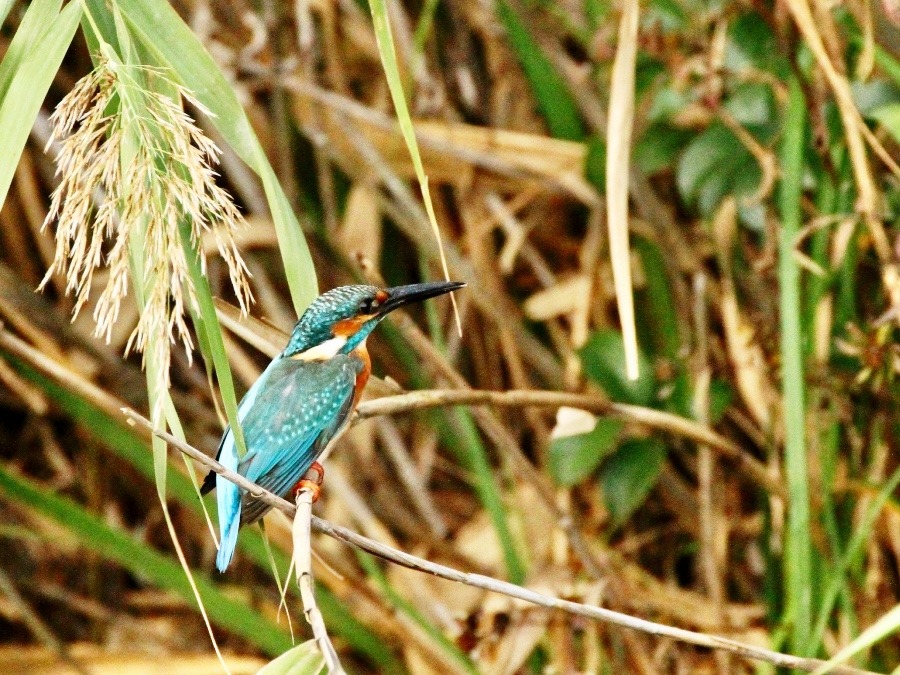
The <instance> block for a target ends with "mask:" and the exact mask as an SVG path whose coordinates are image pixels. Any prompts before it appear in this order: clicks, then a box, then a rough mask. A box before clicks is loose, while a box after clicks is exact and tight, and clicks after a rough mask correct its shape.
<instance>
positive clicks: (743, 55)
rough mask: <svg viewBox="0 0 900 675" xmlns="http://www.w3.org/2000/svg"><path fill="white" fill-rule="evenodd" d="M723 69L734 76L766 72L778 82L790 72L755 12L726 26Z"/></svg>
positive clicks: (772, 38) (773, 36) (773, 39)
mask: <svg viewBox="0 0 900 675" xmlns="http://www.w3.org/2000/svg"><path fill="white" fill-rule="evenodd" d="M725 67H726V68H727V69H728V70H731V71H734V72H740V71H745V70H748V69H759V70H766V71H768V72H770V73H774V74H775V75H777V76H779V78H781V77H784V76H785V75H786V74H787V73H788V72H790V64H789V63H788V62H787V60H786V59H785V58H784V57H783V56H781V50H780V49H779V45H778V40H777V38H776V37H775V34H774V33H773V32H772V29H771V28H770V27H769V25H768V24H767V23H766V22H765V20H764V19H763V18H762V17H761V16H760V15H759V13H757V12H748V13H747V14H744V15H742V16H740V17H738V18H737V19H735V20H734V21H733V22H732V23H731V25H730V26H729V29H728V45H727V47H726V49H725Z"/></svg>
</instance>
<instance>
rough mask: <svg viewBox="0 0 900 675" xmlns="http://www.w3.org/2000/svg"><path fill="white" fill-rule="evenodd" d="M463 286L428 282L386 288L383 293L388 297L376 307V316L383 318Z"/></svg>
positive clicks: (449, 282) (446, 282)
mask: <svg viewBox="0 0 900 675" xmlns="http://www.w3.org/2000/svg"><path fill="white" fill-rule="evenodd" d="M463 286H465V283H463V282H461V281H429V282H427V283H424V284H409V285H408V286H394V287H393V288H387V289H385V292H386V293H387V294H388V297H387V299H386V300H384V301H383V302H382V303H381V304H380V305H379V306H378V314H379V316H384V315H385V314H387V313H388V312H393V311H394V310H395V309H397V308H398V307H402V306H403V305H408V304H409V303H411V302H420V301H422V300H427V299H428V298H434V297H437V296H438V295H443V294H444V293H450V292H451V291H455V290H457V289H458V288H462V287H463Z"/></svg>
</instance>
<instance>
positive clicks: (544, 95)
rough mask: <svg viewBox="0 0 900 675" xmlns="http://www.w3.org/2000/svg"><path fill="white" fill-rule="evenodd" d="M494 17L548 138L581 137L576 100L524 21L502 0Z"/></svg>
mask: <svg viewBox="0 0 900 675" xmlns="http://www.w3.org/2000/svg"><path fill="white" fill-rule="evenodd" d="M497 16H498V17H499V18H500V22H501V23H502V24H503V27H504V29H505V30H506V36H507V38H508V39H509V43H510V45H511V46H512V49H513V52H515V54H516V58H517V59H518V60H519V63H520V64H521V65H522V70H524V71H525V77H526V78H527V79H528V83H529V84H530V85H531V91H532V92H534V97H535V99H537V104H538V109H540V111H541V114H542V115H543V116H544V119H545V120H547V126H548V127H549V128H550V135H551V136H553V137H555V138H565V139H567V140H570V141H579V140H581V139H582V138H584V134H585V132H584V125H583V124H582V122H581V115H580V114H579V112H578V106H577V105H576V104H575V100H574V99H573V98H572V95H571V94H570V93H569V89H568V87H566V83H565V81H564V80H563V78H562V77H560V75H559V73H557V72H556V69H555V68H554V67H553V63H552V62H551V61H550V59H548V58H547V57H546V56H545V55H544V53H543V52H542V51H541V48H540V46H538V44H537V42H536V41H535V39H534V38H533V37H532V36H531V33H529V32H528V27H527V26H526V25H525V22H523V21H522V19H521V18H520V17H519V15H518V14H516V11H515V10H514V9H513V8H512V7H511V6H510V5H509V4H508V3H507V2H505V0H500V1H499V2H498V3H497Z"/></svg>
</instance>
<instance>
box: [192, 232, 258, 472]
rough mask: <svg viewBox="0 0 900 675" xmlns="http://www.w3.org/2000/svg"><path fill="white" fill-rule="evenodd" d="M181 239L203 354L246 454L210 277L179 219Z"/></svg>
mask: <svg viewBox="0 0 900 675" xmlns="http://www.w3.org/2000/svg"><path fill="white" fill-rule="evenodd" d="M180 229H181V242H182V245H183V246H184V248H185V257H186V258H187V261H188V270H189V272H190V275H191V279H192V280H193V282H194V291H195V293H196V295H197V302H198V304H199V305H200V307H199V310H200V311H199V313H195V314H194V321H195V323H197V326H196V328H197V332H198V333H200V332H202V333H203V337H204V339H203V340H200V346H201V349H203V347H206V348H207V349H208V350H209V353H204V354H203V357H204V358H206V359H209V360H211V361H212V363H213V366H214V367H215V371H216V377H217V378H218V380H219V390H220V391H221V393H222V402H223V404H224V406H225V415H226V416H227V417H228V423H229V424H230V425H231V429H232V431H233V433H234V440H235V444H236V445H237V450H238V455H239V456H240V457H243V456H244V455H245V454H246V453H247V445H246V443H245V442H244V432H243V429H241V425H240V423H239V422H238V411H237V396H236V394H235V392H234V380H233V379H232V376H231V366H230V365H229V363H228V354H227V353H226V351H225V340H224V338H223V337H222V327H221V325H219V317H218V316H217V315H216V306H215V303H214V302H213V298H212V291H210V288H209V279H207V278H206V275H205V274H203V271H202V270H201V269H200V258H199V251H198V250H197V248H196V246H195V245H194V244H193V243H192V241H191V228H190V225H189V224H188V223H186V222H182V223H180Z"/></svg>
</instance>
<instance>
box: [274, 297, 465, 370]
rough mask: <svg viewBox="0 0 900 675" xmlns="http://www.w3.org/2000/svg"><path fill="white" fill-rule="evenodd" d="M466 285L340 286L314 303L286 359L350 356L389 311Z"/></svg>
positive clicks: (295, 332) (294, 334)
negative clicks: (341, 354) (340, 354)
mask: <svg viewBox="0 0 900 675" xmlns="http://www.w3.org/2000/svg"><path fill="white" fill-rule="evenodd" d="M463 286H465V284H464V283H461V282H458V281H433V282H428V283H424V284H410V285H408V286H395V287H393V288H378V287H377V286H361V285H360V286H339V287H338V288H334V289H332V290H330V291H328V292H326V293H323V294H322V295H320V296H319V297H318V298H316V299H315V300H313V302H312V304H311V305H310V306H309V307H308V308H307V309H306V311H305V312H304V313H303V316H301V317H300V320H299V321H298V322H297V325H296V326H294V330H293V332H292V333H291V339H290V340H289V341H288V344H287V347H286V348H285V350H284V353H283V356H285V357H288V358H301V359H309V360H317V359H329V358H331V357H332V356H334V355H335V354H339V353H344V354H347V353H349V352H351V351H352V350H353V349H355V348H356V347H357V346H359V345H360V344H361V343H362V342H363V341H364V340H365V339H366V338H367V337H369V334H370V333H371V332H372V331H373V330H374V329H375V326H377V325H378V323H379V322H380V321H381V320H382V319H383V318H384V317H385V316H387V315H388V314H389V313H390V312H392V311H393V310H395V309H397V308H398V307H402V306H403V305H406V304H409V303H411V302H417V301H420V300H427V299H428V298H433V297H435V296H438V295H443V294H444V293H449V292H450V291H455V290H456V289H458V288H462V287H463Z"/></svg>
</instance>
